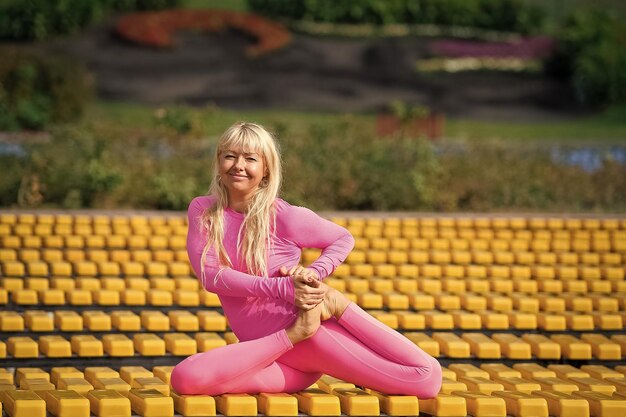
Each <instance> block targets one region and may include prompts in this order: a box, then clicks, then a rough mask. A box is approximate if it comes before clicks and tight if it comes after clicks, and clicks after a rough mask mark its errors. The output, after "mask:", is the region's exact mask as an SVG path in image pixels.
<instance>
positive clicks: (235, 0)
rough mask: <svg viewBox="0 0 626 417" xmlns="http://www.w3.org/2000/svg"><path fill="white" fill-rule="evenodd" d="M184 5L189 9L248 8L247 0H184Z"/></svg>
mask: <svg viewBox="0 0 626 417" xmlns="http://www.w3.org/2000/svg"><path fill="white" fill-rule="evenodd" d="M182 5H183V7H185V8H188V9H229V10H242V11H246V10H248V2H247V1H246V0H183V1H182Z"/></svg>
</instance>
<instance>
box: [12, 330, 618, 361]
mask: <svg viewBox="0 0 626 417" xmlns="http://www.w3.org/2000/svg"><path fill="white" fill-rule="evenodd" d="M404 335H405V336H406V337H407V338H408V339H409V340H411V341H412V342H413V343H415V345H417V346H419V347H420V348H421V349H423V350H424V351H425V352H426V353H428V354H429V355H431V356H433V357H435V358H440V359H445V358H448V359H472V358H473V359H476V360H487V359H503V358H506V359H511V360H531V359H536V360H555V361H556V360H561V359H564V360H572V361H573V360H600V361H621V360H622V358H623V357H624V356H626V355H625V352H626V351H624V348H625V347H626V335H612V336H611V337H610V338H609V337H606V336H604V335H602V334H599V333H582V334H581V335H580V338H578V337H576V336H573V335H570V334H551V335H550V336H549V337H548V336H546V335H543V334H534V333H526V334H523V335H522V336H521V337H520V336H516V335H514V334H511V333H494V334H492V335H491V337H489V336H487V335H485V334H483V333H474V332H465V333H461V334H460V335H457V334H456V333H451V332H439V331H437V332H433V333H432V334H431V335H428V334H426V333H423V332H405V333H404ZM129 336H130V337H129ZM233 343H238V339H237V337H236V336H235V335H234V334H233V333H232V332H227V333H225V334H224V337H222V336H220V335H219V334H218V333H215V332H196V333H194V334H193V337H192V336H190V335H189V334H187V333H169V332H166V333H163V337H160V336H158V335H156V334H152V333H145V332H142V333H135V334H133V335H126V334H123V333H113V334H97V336H96V335H92V334H88V335H84V334H81V335H72V336H70V337H69V340H68V339H66V338H65V337H63V336H60V335H44V336H39V337H37V340H35V339H33V338H32V337H30V336H11V337H8V338H7V340H6V343H5V342H0V357H1V358H7V357H9V358H16V359H17V358H38V357H39V355H40V354H42V355H43V356H45V357H47V358H79V357H102V356H109V357H119V356H135V355H139V356H164V355H166V353H170V354H172V355H175V356H188V355H193V354H195V353H197V352H206V351H208V350H211V349H215V348H217V347H220V346H224V345H226V344H233ZM7 355H8V356H7Z"/></svg>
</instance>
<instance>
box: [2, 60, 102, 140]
mask: <svg viewBox="0 0 626 417" xmlns="http://www.w3.org/2000/svg"><path fill="white" fill-rule="evenodd" d="M0 56H1V57H2V60H0V130H19V129H42V128H44V127H45V126H47V125H48V124H49V123H52V122H66V121H70V120H74V119H77V118H79V117H80V116H81V114H82V111H83V107H84V105H85V104H86V103H87V102H88V101H89V100H90V99H91V97H92V94H93V91H92V83H91V79H90V76H89V75H88V73H87V70H86V69H85V68H84V67H83V66H82V65H80V64H79V63H77V62H76V61H75V60H72V59H70V58H66V57H62V56H49V55H43V54H40V53H35V52H33V51H28V50H25V49H22V48H0Z"/></svg>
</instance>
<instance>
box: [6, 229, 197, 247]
mask: <svg viewBox="0 0 626 417" xmlns="http://www.w3.org/2000/svg"><path fill="white" fill-rule="evenodd" d="M186 236H187V232H186V231H185V233H184V234H179V235H172V234H171V233H166V234H165V235H162V236H161V235H158V236H123V235H108V234H107V235H89V236H84V237H83V236H66V237H64V236H45V237H41V236H4V237H1V238H0V239H1V242H2V245H0V247H2V248H9V249H23V248H24V249H28V248H29V249H43V248H50V249H65V248H67V249H151V250H159V249H171V250H178V249H185V247H186V244H187V237H186Z"/></svg>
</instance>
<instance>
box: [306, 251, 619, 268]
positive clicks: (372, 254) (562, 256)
mask: <svg viewBox="0 0 626 417" xmlns="http://www.w3.org/2000/svg"><path fill="white" fill-rule="evenodd" d="M315 255H317V253H316V252H314V251H311V252H307V255H306V259H307V260H308V261H310V262H313V261H314V260H315V259H316V256H315ZM623 259H624V256H622V255H621V254H619V253H594V252H583V253H575V252H559V253H554V252H543V251H537V252H528V251H517V252H509V251H504V250H495V251H485V250H475V251H465V250H462V249H451V250H428V251H427V250H415V249H412V250H384V249H368V250H353V251H352V252H351V253H350V254H349V255H348V257H347V258H346V263H347V264H349V265H354V264H364V263H367V264H372V265H376V264H385V263H390V264H394V265H402V264H408V263H411V264H417V265H421V264H427V263H432V264H439V265H447V264H463V265H466V264H476V265H492V264H499V265H513V264H516V265H587V266H622V260H623Z"/></svg>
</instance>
